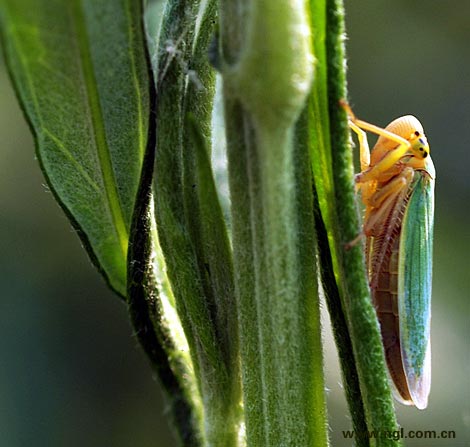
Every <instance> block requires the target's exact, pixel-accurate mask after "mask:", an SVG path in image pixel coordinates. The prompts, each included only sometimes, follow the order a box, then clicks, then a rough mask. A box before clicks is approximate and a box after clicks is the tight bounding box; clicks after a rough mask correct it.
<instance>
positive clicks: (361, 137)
mask: <svg viewBox="0 0 470 447" xmlns="http://www.w3.org/2000/svg"><path fill="white" fill-rule="evenodd" d="M349 127H350V128H351V130H352V131H353V132H354V133H355V134H356V135H357V139H358V141H359V154H360V155H359V158H360V161H361V171H365V170H367V169H369V166H370V149H369V142H368V141H367V134H366V133H365V131H363V130H362V129H361V128H360V127H359V126H357V125H356V124H354V122H353V121H351V120H349Z"/></svg>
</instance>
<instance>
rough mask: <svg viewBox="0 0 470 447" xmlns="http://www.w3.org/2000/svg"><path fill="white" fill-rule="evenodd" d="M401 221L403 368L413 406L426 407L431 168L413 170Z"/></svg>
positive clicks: (399, 289)
mask: <svg viewBox="0 0 470 447" xmlns="http://www.w3.org/2000/svg"><path fill="white" fill-rule="evenodd" d="M416 174H417V175H415V179H414V181H413V185H412V193H411V196H410V199H409V202H408V206H407V207H406V211H405V215H404V218H403V225H402V234H401V240H400V256H399V273H398V278H399V279H398V312H399V318H400V339H401V354H402V360H403V369H404V371H405V375H406V381H407V383H408V388H409V392H410V395H411V398H412V400H413V403H414V404H415V405H416V407H417V408H419V409H424V408H426V406H427V402H428V395H429V390H430V387H431V344H430V336H431V334H430V325H431V287H432V284H431V283H432V246H433V227H434V176H435V172H434V166H433V164H432V161H431V159H430V158H429V160H428V161H427V166H426V171H416Z"/></svg>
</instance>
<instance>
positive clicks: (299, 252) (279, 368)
mask: <svg viewBox="0 0 470 447" xmlns="http://www.w3.org/2000/svg"><path fill="white" fill-rule="evenodd" d="M307 17H308V10H307V8H306V4H305V3H304V2H282V3H277V2H276V3H274V2H266V1H255V2H243V1H242V2H230V1H222V2H221V3H220V23H221V26H220V32H221V45H220V47H221V61H220V66H221V70H222V76H223V80H224V99H225V117H226V134H227V150H228V165H229V180H230V194H231V200H232V225H233V226H232V228H233V234H232V237H233V249H234V267H235V278H236V281H235V284H236V292H237V298H238V312H239V313H238V319H239V328H240V351H241V362H242V377H243V396H244V409H245V422H246V434H247V444H248V445H249V446H280V445H286V446H287V445H295V446H310V445H318V446H324V445H327V434H326V415H325V401H324V385H323V371H322V353H321V337H320V327H319V304H318V294H317V285H316V276H315V244H314V238H315V230H314V225H313V213H312V201H313V199H312V189H311V182H312V178H311V171H310V161H309V154H308V148H307V145H306V142H305V139H304V140H301V139H300V138H299V137H298V134H297V133H296V125H295V123H296V121H297V119H298V118H299V116H300V113H301V111H302V109H303V107H304V102H305V100H306V98H307V95H308V92H309V89H310V85H311V81H312V74H313V57H312V49H311V41H310V33H309V32H308V30H309V26H308V23H307V20H308V19H307ZM300 127H301V130H302V132H306V129H305V126H303V127H302V126H300Z"/></svg>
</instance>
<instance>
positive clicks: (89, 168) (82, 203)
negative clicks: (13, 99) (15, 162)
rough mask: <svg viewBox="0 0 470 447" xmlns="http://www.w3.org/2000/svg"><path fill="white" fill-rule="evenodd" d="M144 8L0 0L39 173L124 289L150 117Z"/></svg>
mask: <svg viewBox="0 0 470 447" xmlns="http://www.w3.org/2000/svg"><path fill="white" fill-rule="evenodd" d="M141 15H142V11H141V6H140V3H139V2H134V1H131V0H120V1H117V2H103V1H100V2H94V1H78V0H74V1H65V0H64V1H55V2H49V1H44V0H19V1H17V0H1V1H0V29H1V33H2V37H3V39H2V40H3V44H4V52H5V57H6V60H7V62H8V67H9V70H10V74H11V77H12V79H13V81H14V84H15V87H16V91H17V94H18V97H19V99H20V102H21V104H22V107H23V110H24V112H25V115H26V117H27V119H28V121H29V123H30V125H31V128H32V131H33V133H34V135H35V140H36V150H37V155H38V159H39V161H40V164H41V167H42V170H43V172H44V175H45V177H46V179H47V181H48V184H49V186H50V188H51V190H52V191H53V193H54V195H55V197H56V198H57V200H58V201H59V203H60V204H61V206H62V208H63V209H64V210H65V212H66V213H67V214H68V215H69V217H70V219H71V220H72V222H73V223H74V227H75V229H76V230H77V232H78V233H79V235H80V237H81V239H82V241H83V243H84V245H85V246H86V248H87V249H88V252H89V254H90V256H91V258H92V260H93V261H94V263H95V264H96V265H97V267H98V268H99V269H100V270H101V271H102V273H103V275H104V276H105V278H106V280H107V281H108V282H109V284H110V285H111V287H112V288H113V289H114V290H115V291H116V292H118V293H119V294H120V295H121V296H125V294H126V256H127V246H128V239H129V229H130V225H131V216H132V212H133V208H134V200H135V195H136V192H137V187H138V182H139V176H140V169H141V165H142V159H143V155H144V150H145V145H146V138H147V127H148V116H149V104H148V75H147V62H146V60H145V51H144V50H145V46H144V36H143V32H142V26H141Z"/></svg>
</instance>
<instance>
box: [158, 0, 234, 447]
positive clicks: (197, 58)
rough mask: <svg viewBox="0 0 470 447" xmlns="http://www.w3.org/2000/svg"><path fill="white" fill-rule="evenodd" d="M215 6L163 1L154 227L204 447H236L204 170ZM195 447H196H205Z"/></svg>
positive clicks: (216, 213) (225, 317) (224, 246)
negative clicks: (198, 405) (185, 348)
mask: <svg viewBox="0 0 470 447" xmlns="http://www.w3.org/2000/svg"><path fill="white" fill-rule="evenodd" d="M215 17H216V3H215V2H214V1H209V2H189V1H173V2H168V3H167V7H166V9H165V13H164V17H163V22H162V28H161V32H160V38H159V44H158V46H156V47H153V49H152V51H157V52H158V53H157V55H156V57H152V59H153V60H156V62H157V63H156V64H155V63H154V65H153V66H154V70H155V73H154V76H155V80H156V89H157V108H156V128H157V139H156V151H155V175H154V185H153V186H154V198H155V218H156V223H157V225H156V226H157V230H158V239H159V241H160V245H161V249H162V252H163V254H164V256H165V265H166V271H167V274H168V279H169V281H170V284H171V287H172V291H173V295H174V304H175V308H176V310H177V312H178V315H179V318H180V320H181V324H182V327H183V329H184V332H185V335H186V339H187V342H188V345H189V347H190V352H191V359H192V364H193V368H194V375H195V378H196V383H197V388H198V392H199V394H200V398H201V400H202V407H203V412H204V427H203V429H202V430H201V431H202V432H203V433H202V438H203V439H204V442H205V443H206V444H207V445H214V446H215V445H217V446H218V445H220V446H232V445H236V444H237V442H238V431H239V422H240V415H241V410H240V399H241V398H240V379H239V372H238V371H239V368H238V351H237V341H238V337H237V333H236V330H237V324H236V321H237V320H236V313H235V312H236V309H235V297H234V283H233V269H232V259H231V250H230V244H229V239H228V235H227V230H226V228H225V222H224V219H223V215H222V211H221V207H220V205H219V203H218V197H217V193H216V189H215V184H214V180H213V177H212V170H211V166H210V161H209V155H210V139H211V118H212V105H213V97H214V92H215V72H214V70H213V68H212V67H210V65H209V62H208V58H207V47H208V45H209V39H210V38H211V36H212V31H213V29H214V24H215ZM206 444H204V445H206Z"/></svg>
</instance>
